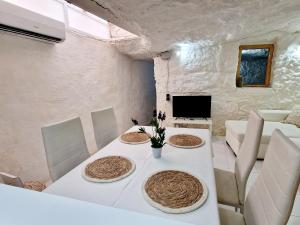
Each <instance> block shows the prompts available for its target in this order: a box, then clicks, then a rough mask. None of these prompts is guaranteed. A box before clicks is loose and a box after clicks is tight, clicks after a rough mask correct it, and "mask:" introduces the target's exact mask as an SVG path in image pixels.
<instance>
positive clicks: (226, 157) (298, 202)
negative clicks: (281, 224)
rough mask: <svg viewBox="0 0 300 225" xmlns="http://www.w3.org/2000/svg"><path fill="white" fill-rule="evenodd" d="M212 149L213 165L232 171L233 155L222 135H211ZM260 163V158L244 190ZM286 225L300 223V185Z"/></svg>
mask: <svg viewBox="0 0 300 225" xmlns="http://www.w3.org/2000/svg"><path fill="white" fill-rule="evenodd" d="M213 151H214V165H215V167H216V168H219V169H224V170H229V171H234V161H235V156H234V154H233V153H232V152H231V150H230V148H229V147H228V146H227V144H226V143H225V140H224V137H213ZM262 164H263V161H262V160H258V161H257V162H256V163H255V166H254V168H253V170H252V172H251V174H250V177H249V179H248V183H247V189H246V192H248V191H249V188H250V187H251V185H252V184H253V183H254V181H255V179H256V178H257V176H258V175H259V172H260V169H261V166H262ZM221 207H224V206H221ZM226 208H231V209H232V210H233V208H232V207H226ZM288 225H300V187H299V189H298V192H297V195H296V199H295V203H294V208H293V211H292V214H291V217H290V220H289V222H288Z"/></svg>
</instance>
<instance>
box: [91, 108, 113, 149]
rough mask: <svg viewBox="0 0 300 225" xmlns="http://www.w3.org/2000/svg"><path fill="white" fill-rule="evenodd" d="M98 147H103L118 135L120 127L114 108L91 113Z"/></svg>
mask: <svg viewBox="0 0 300 225" xmlns="http://www.w3.org/2000/svg"><path fill="white" fill-rule="evenodd" d="M91 116H92V122H93V127H94V134H95V139H96V144H97V148H98V149H101V148H103V147H104V146H105V145H107V144H108V143H110V142H111V141H112V140H114V139H115V138H116V137H118V127H117V121H116V116H115V113H114V110H113V108H106V109H102V110H98V111H94V112H92V113H91Z"/></svg>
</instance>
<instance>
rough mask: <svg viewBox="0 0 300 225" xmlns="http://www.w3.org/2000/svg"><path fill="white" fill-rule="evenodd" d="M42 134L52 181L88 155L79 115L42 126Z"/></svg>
mask: <svg viewBox="0 0 300 225" xmlns="http://www.w3.org/2000/svg"><path fill="white" fill-rule="evenodd" d="M42 135H43V140H44V146H45V150H46V156H47V163H48V168H49V172H50V176H51V178H52V180H53V181H55V180H57V179H58V178H60V177H62V176H63V175H65V174H66V173H67V172H69V171H70V170H72V169H73V168H74V167H76V166H77V165H78V164H80V163H81V162H82V161H84V160H85V159H87V158H88V157H89V156H90V155H89V152H88V149H87V145H86V141H85V137H84V133H83V129H82V124H81V120H80V118H79V117H77V118H74V119H70V120H66V121H63V122H59V123H56V124H52V125H48V126H44V127H42Z"/></svg>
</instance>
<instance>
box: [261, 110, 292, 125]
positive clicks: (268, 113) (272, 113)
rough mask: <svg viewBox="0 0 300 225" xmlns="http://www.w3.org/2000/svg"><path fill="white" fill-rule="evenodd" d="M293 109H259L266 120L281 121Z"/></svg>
mask: <svg viewBox="0 0 300 225" xmlns="http://www.w3.org/2000/svg"><path fill="white" fill-rule="evenodd" d="M291 112H292V111H291V110H273V109H272V110H269V109H262V110H258V114H259V115H260V116H261V117H262V118H264V120H265V121H272V122H281V121H282V120H284V119H285V118H286V117H287V116H288V115H289V114H290V113H291Z"/></svg>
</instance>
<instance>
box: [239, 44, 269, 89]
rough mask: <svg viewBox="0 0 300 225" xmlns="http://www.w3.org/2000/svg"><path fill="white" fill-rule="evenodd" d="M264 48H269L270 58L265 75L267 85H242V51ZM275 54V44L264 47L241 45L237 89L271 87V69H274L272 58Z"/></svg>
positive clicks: (264, 45)
mask: <svg viewBox="0 0 300 225" xmlns="http://www.w3.org/2000/svg"><path fill="white" fill-rule="evenodd" d="M262 48H268V49H269V56H268V64H267V69H266V75H265V83H264V84H253V85H251V84H248V85H243V84H242V85H240V84H239V83H240V80H241V76H240V65H241V59H242V50H245V49H262ZM273 52H274V45H273V44H263V45H240V46H239V62H238V66H237V72H236V87H239V88H242V87H270V80H271V67H272V58H273Z"/></svg>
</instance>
